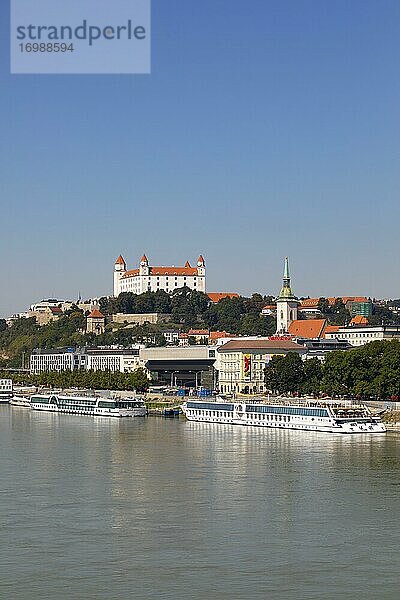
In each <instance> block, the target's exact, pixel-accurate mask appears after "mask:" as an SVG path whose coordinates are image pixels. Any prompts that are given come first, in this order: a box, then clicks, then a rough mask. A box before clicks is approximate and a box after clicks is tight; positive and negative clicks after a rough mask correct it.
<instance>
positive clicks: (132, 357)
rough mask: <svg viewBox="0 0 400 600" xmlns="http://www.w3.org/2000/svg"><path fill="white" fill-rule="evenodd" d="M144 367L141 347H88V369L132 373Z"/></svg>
mask: <svg viewBox="0 0 400 600" xmlns="http://www.w3.org/2000/svg"><path fill="white" fill-rule="evenodd" d="M140 367H142V368H143V367H144V363H143V361H142V360H141V359H140V350H139V348H115V349H113V348H88V349H87V350H86V369H87V370H88V371H112V372H114V373H115V372H117V371H119V372H120V373H132V372H133V371H135V370H136V369H139V368H140Z"/></svg>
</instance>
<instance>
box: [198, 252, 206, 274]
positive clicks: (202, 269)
mask: <svg viewBox="0 0 400 600" xmlns="http://www.w3.org/2000/svg"><path fill="white" fill-rule="evenodd" d="M197 273H198V275H199V277H204V276H205V274H206V261H205V260H204V258H203V257H202V255H201V254H200V256H199V258H198V259H197Z"/></svg>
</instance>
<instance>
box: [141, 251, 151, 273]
mask: <svg viewBox="0 0 400 600" xmlns="http://www.w3.org/2000/svg"><path fill="white" fill-rule="evenodd" d="M139 273H140V275H144V276H147V275H149V274H150V270H149V261H148V260H147V256H146V255H145V254H143V256H142V258H141V259H140V267H139Z"/></svg>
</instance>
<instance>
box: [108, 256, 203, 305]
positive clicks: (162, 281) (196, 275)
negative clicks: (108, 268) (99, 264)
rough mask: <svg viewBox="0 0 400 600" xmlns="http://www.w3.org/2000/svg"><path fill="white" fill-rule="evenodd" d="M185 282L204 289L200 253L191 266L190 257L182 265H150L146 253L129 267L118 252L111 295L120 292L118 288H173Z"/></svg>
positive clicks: (199, 289) (138, 291)
mask: <svg viewBox="0 0 400 600" xmlns="http://www.w3.org/2000/svg"><path fill="white" fill-rule="evenodd" d="M184 286H187V287H189V288H191V289H192V290H198V291H199V292H205V291H206V263H205V260H204V258H203V257H202V256H201V255H200V256H199V258H198V260H197V266H196V267H192V266H191V264H190V263H189V261H186V264H185V266H184V267H174V266H172V267H151V266H150V265H149V261H148V260H147V256H146V255H143V256H142V258H141V259H140V264H139V268H138V269H133V270H131V271H128V270H127V268H126V263H125V260H124V259H123V258H122V256H121V255H120V256H119V257H118V258H117V260H116V262H115V266H114V296H119V294H120V293H121V292H132V293H134V294H143V293H144V292H156V291H157V290H164V291H165V292H172V291H173V290H175V289H177V288H181V287H184Z"/></svg>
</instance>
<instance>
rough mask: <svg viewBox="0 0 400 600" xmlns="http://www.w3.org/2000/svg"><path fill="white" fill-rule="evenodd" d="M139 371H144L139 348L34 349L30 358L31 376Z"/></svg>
mask: <svg viewBox="0 0 400 600" xmlns="http://www.w3.org/2000/svg"><path fill="white" fill-rule="evenodd" d="M139 367H144V362H143V361H142V360H141V358H140V352H139V348H77V349H74V348H56V349H43V350H42V349H37V350H34V351H33V352H32V354H31V358H30V372H31V373H32V374H38V373H44V372H46V371H57V372H61V371H75V370H77V369H85V370H88V371H112V372H117V371H119V372H121V373H131V372H132V371H135V370H136V369H138V368H139Z"/></svg>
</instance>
